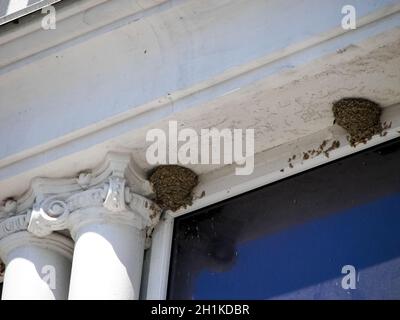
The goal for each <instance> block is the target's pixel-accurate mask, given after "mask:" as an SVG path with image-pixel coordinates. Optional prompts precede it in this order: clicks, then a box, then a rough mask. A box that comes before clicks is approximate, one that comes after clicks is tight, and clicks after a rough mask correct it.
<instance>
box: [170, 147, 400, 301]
mask: <svg viewBox="0 0 400 320" xmlns="http://www.w3.org/2000/svg"><path fill="white" fill-rule="evenodd" d="M168 297H169V298H171V299H400V140H395V141H391V142H388V143H386V144H383V145H380V146H378V147H375V148H372V149H368V150H367V151H363V152H361V153H358V154H355V155H352V156H349V157H347V158H344V159H341V160H338V161H335V162H332V163H329V164H326V165H324V166H322V167H319V168H315V169H313V170H310V171H307V172H304V173H302V174H299V175H296V176H294V177H290V178H288V179H286V180H282V181H279V182H276V183H274V184H271V185H268V186H265V187H263V188H260V189H257V190H254V191H252V192H249V193H247V194H244V195H241V196H239V197H236V198H233V199H230V200H227V201H225V202H222V203H219V204H216V205H213V206H211V207H208V208H205V209H202V210H200V211H198V212H195V213H193V214H190V215H185V216H182V217H180V218H177V219H176V222H175V229H174V237H173V245H172V256H171V267H170V278H169V289H168Z"/></svg>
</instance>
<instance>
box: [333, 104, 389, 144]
mask: <svg viewBox="0 0 400 320" xmlns="http://www.w3.org/2000/svg"><path fill="white" fill-rule="evenodd" d="M332 110H333V115H334V117H335V123H337V124H338V125H339V126H341V127H342V128H344V129H345V130H346V131H347V132H348V133H349V135H350V136H349V142H350V144H351V145H352V146H355V145H357V144H358V143H366V142H367V141H368V140H370V139H371V138H372V136H374V135H375V134H382V132H383V130H384V128H383V126H382V124H381V120H380V118H381V113H382V109H381V107H380V106H379V105H378V104H377V103H375V102H373V101H370V100H368V99H364V98H344V99H341V100H339V101H336V102H335V103H334V104H333V108H332Z"/></svg>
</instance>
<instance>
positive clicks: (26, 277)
mask: <svg viewBox="0 0 400 320" xmlns="http://www.w3.org/2000/svg"><path fill="white" fill-rule="evenodd" d="M49 238H50V239H39V238H37V237H35V236H33V235H31V234H30V233H29V232H26V231H22V232H17V233H15V234H12V235H10V236H8V237H7V238H5V239H2V240H1V241H0V246H2V247H3V248H2V253H3V254H2V259H3V261H4V262H5V263H6V272H5V275H4V283H3V293H2V300H62V299H66V298H67V295H68V284H69V277H70V271H71V260H70V258H68V257H67V255H68V251H70V250H71V252H72V242H71V246H70V248H68V247H65V248H63V249H62V250H54V248H52V247H53V245H54V244H55V242H57V243H58V242H59V241H60V240H61V241H62V242H64V241H65V243H68V241H70V240H69V239H67V238H65V237H63V236H60V235H51V236H50V237H49ZM21 239H23V242H24V244H20V245H18V246H16V245H14V244H13V242H14V241H17V242H18V241H21ZM65 243H64V244H63V246H64V245H65ZM4 247H6V249H4ZM7 247H8V249H7ZM64 249H65V252H66V254H63V252H62V251H63V250H64ZM69 249H70V250H69ZM71 252H70V253H71ZM70 253H69V254H70Z"/></svg>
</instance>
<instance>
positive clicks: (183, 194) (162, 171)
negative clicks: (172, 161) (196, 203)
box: [149, 165, 198, 211]
mask: <svg viewBox="0 0 400 320" xmlns="http://www.w3.org/2000/svg"><path fill="white" fill-rule="evenodd" d="M149 180H150V183H151V184H152V186H153V189H154V192H155V195H156V199H155V201H156V203H157V204H158V205H159V206H160V207H161V208H162V209H169V210H172V211H176V210H178V209H179V208H182V207H183V208H185V207H186V206H188V205H191V204H192V201H193V193H192V191H193V188H194V187H195V186H196V185H197V183H198V176H197V174H196V173H194V172H193V171H192V170H190V169H188V168H184V167H181V166H178V165H162V166H159V167H157V168H156V170H155V171H154V172H153V173H152V175H151V176H150V179H149Z"/></svg>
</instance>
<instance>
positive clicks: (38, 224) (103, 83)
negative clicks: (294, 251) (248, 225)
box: [0, 0, 400, 299]
mask: <svg viewBox="0 0 400 320" xmlns="http://www.w3.org/2000/svg"><path fill="white" fill-rule="evenodd" d="M53 5H54V8H55V14H56V15H55V17H56V20H55V21H56V25H55V29H48V30H46V29H45V28H43V24H42V22H43V19H46V18H48V16H47V15H48V14H50V13H51V12H47V11H46V12H43V13H42V12H41V11H40V10H39V11H35V12H33V13H31V14H29V15H26V16H24V17H21V18H20V19H19V23H18V24H16V23H14V22H12V21H11V22H8V23H7V24H4V25H2V26H0V28H1V29H0V110H1V114H0V124H1V125H0V200H1V201H2V202H1V208H0V259H1V260H2V261H3V263H4V264H5V266H6V269H5V274H4V278H3V279H2V281H3V289H2V299H139V298H141V299H165V297H166V290H167V286H168V272H169V260H170V248H171V238H172V232H173V221H174V218H176V217H178V216H180V215H183V214H186V213H189V212H192V211H194V210H196V209H199V208H203V207H206V206H208V205H210V204H213V203H216V202H219V201H222V200H225V199H227V198H230V197H233V196H235V195H239V194H241V193H244V192H246V191H249V190H253V189H255V188H257V187H260V186H263V185H266V184H268V183H271V182H274V181H277V180H280V179H283V178H286V177H288V176H291V175H294V174H296V173H299V172H302V171H304V170H307V169H310V168H313V167H316V166H319V165H321V164H324V163H326V162H329V161H332V160H335V159H338V158H340V157H343V156H345V155H348V154H351V153H354V152H357V151H359V150H363V149H366V148H368V147H370V146H374V145H377V144H380V143H383V142H386V141H389V140H391V139H394V138H397V137H398V136H399V128H400V1H399V0H379V1H378V0H368V1H364V0H353V1H340V0H334V1H314V0H307V1H294V0H284V1H282V0H281V1H267V0H251V1H249V0H220V1H208V0H205V1H196V0H187V1H184V0H146V1H144V0H143V1H142V0H120V1H119V0H118V1H106V0H74V1H59V2H57V3H53ZM346 5H351V6H352V7H353V8H355V13H356V16H355V17H356V20H355V21H356V28H355V29H352V28H350V29H349V28H345V27H344V26H343V21H342V20H343V18H344V17H345V16H346V14H347V13H348V11H343V8H344V7H345V6H346ZM4 21H5V20H4ZM5 22H7V21H5ZM348 96H353V97H355V96H357V97H358V96H359V97H366V98H368V99H371V100H374V101H376V102H378V103H379V104H380V105H381V106H382V107H383V110H384V112H383V115H382V121H386V122H387V123H391V127H390V128H388V129H387V133H386V135H385V136H381V137H380V136H376V137H373V139H372V140H371V141H369V142H368V143H367V144H365V145H359V146H357V147H356V148H353V147H351V146H350V145H349V143H348V141H347V138H346V132H345V131H344V130H343V129H341V128H339V127H337V126H335V125H333V116H332V112H331V106H332V102H334V101H335V100H338V99H340V98H342V97H348ZM169 121H176V122H177V123H178V126H179V128H193V129H194V130H196V131H200V130H201V129H203V128H212V127H215V128H218V129H224V128H240V129H247V128H252V129H254V132H255V156H254V164H255V167H254V172H253V173H252V174H250V175H246V176H238V175H235V168H236V165H234V164H232V165H225V164H223V163H221V164H213V165H208V164H189V165H187V166H188V167H189V168H191V169H192V170H193V171H195V172H196V173H197V174H198V175H199V179H200V180H199V181H200V182H199V185H198V186H197V187H196V189H195V191H194V192H195V200H194V202H193V205H192V206H190V207H188V208H185V209H180V210H178V211H177V212H169V211H167V212H162V211H161V209H160V208H159V207H158V206H157V205H156V204H155V203H154V202H153V200H152V199H154V193H153V190H152V187H151V185H150V183H149V181H148V174H149V172H151V170H152V169H153V168H154V165H151V164H149V163H148V162H147V160H146V150H147V148H148V147H149V145H150V144H151V142H149V141H147V140H146V133H147V132H148V131H149V130H150V129H152V128H159V129H162V130H165V131H166V132H168V124H169ZM324 140H327V141H336V140H337V141H340V148H338V149H336V150H334V151H332V152H331V154H330V157H329V158H327V157H325V156H324V155H323V154H321V155H319V156H317V157H314V158H312V159H309V160H307V161H305V160H304V161H298V162H296V163H294V165H293V166H292V167H290V168H289V167H287V166H288V164H287V159H288V158H289V157H290V156H291V155H292V154H293V152H298V153H301V152H302V150H309V149H310V148H313V147H315V146H318V145H319V144H320V143H321V141H324ZM284 167H285V170H282V168H284ZM200 195H204V196H200Z"/></svg>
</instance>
